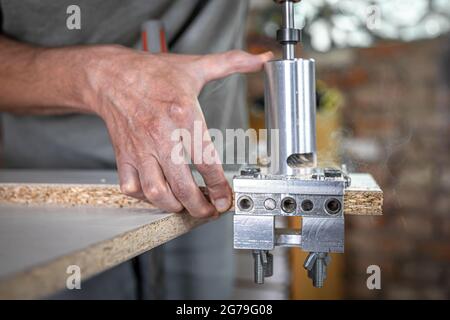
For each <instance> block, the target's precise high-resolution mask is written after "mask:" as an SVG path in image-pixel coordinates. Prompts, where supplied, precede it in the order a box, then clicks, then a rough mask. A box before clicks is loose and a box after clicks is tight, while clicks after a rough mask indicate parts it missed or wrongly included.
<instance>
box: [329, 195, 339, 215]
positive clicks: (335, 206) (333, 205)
mask: <svg viewBox="0 0 450 320" xmlns="http://www.w3.org/2000/svg"><path fill="white" fill-rule="evenodd" d="M325 210H326V211H327V212H328V213H329V214H337V213H339V211H341V202H340V201H339V200H338V199H335V198H331V199H328V200H327V202H325Z"/></svg>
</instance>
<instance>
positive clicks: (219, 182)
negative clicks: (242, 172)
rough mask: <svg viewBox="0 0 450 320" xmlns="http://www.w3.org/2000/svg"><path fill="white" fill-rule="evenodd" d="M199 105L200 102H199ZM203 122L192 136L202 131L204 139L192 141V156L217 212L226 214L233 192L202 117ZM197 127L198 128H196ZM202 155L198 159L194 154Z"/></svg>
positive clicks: (200, 122)
mask: <svg viewBox="0 0 450 320" xmlns="http://www.w3.org/2000/svg"><path fill="white" fill-rule="evenodd" d="M197 103H198V102H197ZM201 117H202V119H201V120H197V121H196V122H195V123H194V128H192V130H191V135H192V136H193V137H195V133H193V132H194V131H200V132H201V133H202V134H201V137H202V139H201V140H200V141H198V139H191V144H192V145H191V152H192V153H191V155H193V157H192V160H193V163H194V164H195V166H196V168H197V170H198V171H199V173H200V174H201V175H202V177H203V180H204V181H205V184H206V187H207V189H208V194H209V197H210V199H211V201H212V203H213V204H214V206H215V208H216V210H217V211H218V212H220V213H223V212H226V211H227V210H228V209H229V208H230V207H231V202H232V191H231V187H230V185H229V184H228V181H227V179H226V178H225V174H224V171H223V168H222V164H221V161H220V158H219V155H218V154H217V151H216V149H215V147H214V143H213V142H212V141H211V137H210V135H209V133H208V129H207V127H206V123H205V121H204V119H203V116H201ZM195 126H197V127H195ZM196 151H197V153H199V152H200V153H201V154H200V157H198V156H197V155H196V154H194V153H193V152H196Z"/></svg>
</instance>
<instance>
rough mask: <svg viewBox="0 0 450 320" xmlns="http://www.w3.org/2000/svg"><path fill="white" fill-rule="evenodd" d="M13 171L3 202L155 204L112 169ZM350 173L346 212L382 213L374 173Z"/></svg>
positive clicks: (3, 187)
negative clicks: (128, 189)
mask: <svg viewBox="0 0 450 320" xmlns="http://www.w3.org/2000/svg"><path fill="white" fill-rule="evenodd" d="M13 175H14V173H13V172H0V181H1V182H0V203H3V204H24V205H59V206H68V207H73V206H99V207H113V208H152V205H151V204H149V203H147V202H145V201H141V200H137V199H134V198H131V197H128V196H125V195H123V194H122V193H121V192H120V188H119V186H118V185H117V183H116V178H114V176H113V173H111V172H92V173H91V174H90V175H89V176H86V172H80V175H78V173H77V172H72V173H70V172H54V171H53V172H48V173H46V175H45V176H44V175H41V177H45V179H46V181H50V183H42V182H41V183H37V182H36V181H39V180H36V179H39V175H36V174H35V173H34V172H28V173H27V175H28V177H25V175H24V174H23V173H22V174H21V175H20V177H21V180H19V181H18V182H12V181H14V180H13V179H14V177H13ZM61 176H62V177H61ZM228 176H229V178H230V179H231V176H232V174H231V173H228ZM80 177H81V178H80ZM350 177H351V179H352V184H351V187H350V188H348V189H347V190H346V193H345V196H344V212H345V213H346V214H352V215H380V214H382V205H383V192H382V191H381V189H380V187H379V186H378V185H377V184H376V182H375V180H374V179H373V177H372V176H371V175H369V174H351V175H350ZM15 179H17V178H15ZM42 179H43V178H41V181H42ZM197 180H198V179H197ZM61 181H65V183H60V182H61ZM114 182H115V183H114Z"/></svg>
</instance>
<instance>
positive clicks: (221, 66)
mask: <svg viewBox="0 0 450 320" xmlns="http://www.w3.org/2000/svg"><path fill="white" fill-rule="evenodd" d="M273 57H274V56H273V53H272V52H270V51H269V52H266V53H262V54H258V55H256V54H250V53H247V52H244V51H240V50H233V51H227V52H224V53H217V54H209V55H206V56H204V57H202V58H201V59H200V61H199V63H200V70H203V77H204V79H203V80H204V82H205V83H207V82H209V81H212V80H217V79H221V78H225V77H227V76H229V75H232V74H233V73H249V72H257V71H260V70H261V69H262V67H263V65H264V63H266V62H267V61H269V60H271V59H273Z"/></svg>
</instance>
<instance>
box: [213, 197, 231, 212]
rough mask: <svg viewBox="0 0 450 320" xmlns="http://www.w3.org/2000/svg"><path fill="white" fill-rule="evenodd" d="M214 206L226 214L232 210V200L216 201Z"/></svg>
mask: <svg viewBox="0 0 450 320" xmlns="http://www.w3.org/2000/svg"><path fill="white" fill-rule="evenodd" d="M214 206H215V207H216V209H217V211H219V212H225V211H227V210H228V209H229V208H230V206H231V204H230V200H228V199H227V198H222V199H218V200H215V201H214Z"/></svg>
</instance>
